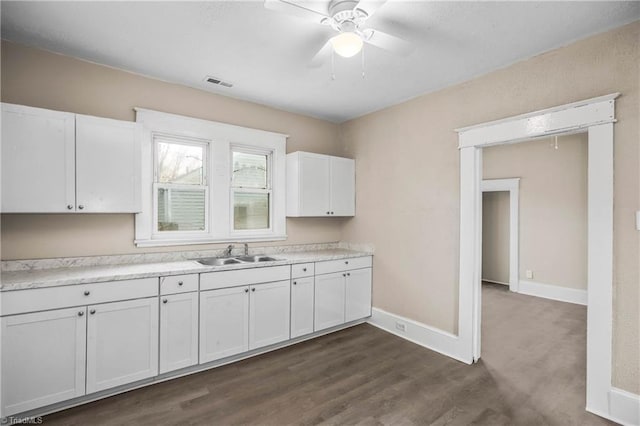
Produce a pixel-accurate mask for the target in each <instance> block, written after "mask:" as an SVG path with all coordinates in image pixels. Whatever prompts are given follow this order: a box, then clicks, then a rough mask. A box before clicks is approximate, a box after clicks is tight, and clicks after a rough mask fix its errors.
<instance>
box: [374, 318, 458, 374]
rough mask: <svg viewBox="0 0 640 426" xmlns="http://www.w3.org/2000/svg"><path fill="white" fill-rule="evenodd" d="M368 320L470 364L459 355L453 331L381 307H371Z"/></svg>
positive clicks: (387, 330) (383, 328) (399, 335)
mask: <svg viewBox="0 0 640 426" xmlns="http://www.w3.org/2000/svg"><path fill="white" fill-rule="evenodd" d="M368 322H369V324H371V325H373V326H375V327H378V328H380V329H382V330H384V331H386V332H388V333H391V334H395V335H396V336H398V337H401V338H403V339H405V340H408V341H410V342H412V343H415V344H416V345H420V346H423V347H425V348H427V349H431V350H432V351H435V352H438V353H440V354H442V355H446V356H448V357H451V358H453V359H456V360H458V361H461V362H464V363H465V364H470V363H469V362H468V360H466V359H465V358H462V357H460V356H459V355H458V353H457V348H458V337H457V336H455V335H453V334H451V333H447V332H446V331H442V330H439V329H437V328H435V327H429V326H428V325H426V324H422V323H420V322H417V321H414V320H411V319H409V318H405V317H402V316H400V315H396V314H392V313H391V312H387V311H383V310H382V309H379V308H372V309H371V318H370V319H369V321H368ZM402 325H404V331H403V330H401V328H402Z"/></svg>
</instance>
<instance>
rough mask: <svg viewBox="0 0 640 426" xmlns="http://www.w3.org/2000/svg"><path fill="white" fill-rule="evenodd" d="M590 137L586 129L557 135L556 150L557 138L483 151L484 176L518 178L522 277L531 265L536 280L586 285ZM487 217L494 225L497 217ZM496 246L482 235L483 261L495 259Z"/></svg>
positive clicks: (579, 285)
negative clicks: (572, 133) (489, 244)
mask: <svg viewBox="0 0 640 426" xmlns="http://www.w3.org/2000/svg"><path fill="white" fill-rule="evenodd" d="M587 141H588V138H587V135H586V133H582V134H577V135H570V136H561V137H558V147H559V148H558V149H557V150H556V149H554V146H555V145H554V140H553V138H549V139H541V140H536V141H529V142H523V143H518V144H514V145H501V146H494V147H490V148H485V149H484V150H483V158H482V167H483V173H484V175H483V178H484V179H500V178H510V177H519V178H520V268H519V277H520V279H522V280H524V279H527V277H526V274H525V272H526V270H527V269H529V270H531V271H532V272H533V278H532V279H531V280H532V281H535V282H539V283H543V284H549V285H557V286H561V287H570V288H577V289H586V288H587V152H588V149H587ZM506 198H507V205H508V198H509V197H508V196H507V197H506ZM508 211H509V210H508V206H507V226H508ZM486 220H487V221H486V222H485V217H483V224H485V223H488V225H489V226H490V227H491V228H490V229H495V225H494V223H495V221H492V220H490V218H486ZM498 229H499V230H501V229H500V228H499V227H498ZM507 238H508V228H507ZM490 242H491V241H489V242H488V243H490ZM492 250H493V247H490V246H487V247H485V245H484V240H483V265H484V264H485V263H484V258H485V257H486V256H487V255H489V257H490V259H491V260H495V259H493V257H492V255H491V251H492ZM496 250H497V251H500V250H502V248H501V247H497V248H496ZM499 260H502V261H503V260H504V259H502V258H501V259H499ZM506 261H507V262H508V252H507V259H506ZM489 265H492V266H493V265H495V263H489ZM507 270H508V266H507ZM483 278H487V277H484V276H483ZM507 282H508V279H507Z"/></svg>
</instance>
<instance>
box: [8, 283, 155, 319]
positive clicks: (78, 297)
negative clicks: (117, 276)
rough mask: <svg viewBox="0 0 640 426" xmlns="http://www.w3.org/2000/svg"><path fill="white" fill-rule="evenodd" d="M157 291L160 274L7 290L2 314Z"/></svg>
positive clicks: (139, 295) (136, 295) (147, 295)
mask: <svg viewBox="0 0 640 426" xmlns="http://www.w3.org/2000/svg"><path fill="white" fill-rule="evenodd" d="M157 295H158V279H157V278H142V279H137V280H122V281H110V282H104V283H93V284H78V285H68V286H61V287H48V288H38V289H30V290H16V291H7V292H4V293H3V294H2V315H3V316H4V315H14V314H21V313H25V312H35V311H44V310H48V309H58V308H65V307H70V306H80V305H91V304H96V303H105V302H114V301H117V300H127V299H139V298H142V297H152V296H157Z"/></svg>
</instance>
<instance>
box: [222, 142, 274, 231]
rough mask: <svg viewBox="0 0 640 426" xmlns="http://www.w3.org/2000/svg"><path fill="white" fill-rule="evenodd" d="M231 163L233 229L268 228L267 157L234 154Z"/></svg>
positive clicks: (235, 152)
mask: <svg viewBox="0 0 640 426" xmlns="http://www.w3.org/2000/svg"><path fill="white" fill-rule="evenodd" d="M232 162H233V163H232V165H233V176H232V185H231V186H232V188H231V191H232V194H233V228H234V229H235V230H243V229H268V228H269V227H270V223H269V203H270V198H271V185H270V182H269V179H270V178H269V169H268V167H269V155H267V154H253V153H247V152H238V151H234V152H233V159H232Z"/></svg>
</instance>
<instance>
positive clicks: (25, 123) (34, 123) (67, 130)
mask: <svg viewBox="0 0 640 426" xmlns="http://www.w3.org/2000/svg"><path fill="white" fill-rule="evenodd" d="M75 204H76V203H75V137H74V114H70V113H66V112H59V111H50V110H46V109H41V108H31V107H26V106H22V105H11V104H2V213H63V212H69V211H71V212H73V211H75Z"/></svg>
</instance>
